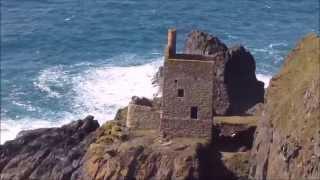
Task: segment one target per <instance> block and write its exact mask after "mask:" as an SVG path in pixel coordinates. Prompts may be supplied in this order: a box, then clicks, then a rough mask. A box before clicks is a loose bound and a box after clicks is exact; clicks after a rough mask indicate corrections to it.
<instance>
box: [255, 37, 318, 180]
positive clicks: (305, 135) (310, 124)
mask: <svg viewBox="0 0 320 180" xmlns="http://www.w3.org/2000/svg"><path fill="white" fill-rule="evenodd" d="M319 75H320V38H319V37H317V35H315V34H310V35H308V36H307V37H305V38H304V39H302V40H301V41H300V42H299V43H298V45H297V46H296V47H295V48H294V49H293V50H292V52H291V53H290V54H289V55H288V57H287V58H286V60H285V63H284V65H283V67H282V69H281V70H280V73H279V74H277V75H276V76H274V77H273V78H272V80H271V82H270V85H269V88H268V90H267V95H266V104H265V106H264V109H263V112H262V117H261V118H260V120H259V123H258V127H257V134H256V138H255V142H254V146H253V149H252V152H251V153H252V159H253V160H252V162H251V170H250V176H251V177H252V178H254V179H261V180H264V179H270V180H271V179H288V180H290V179H297V178H299V179H320V111H319V109H320V76H319Z"/></svg>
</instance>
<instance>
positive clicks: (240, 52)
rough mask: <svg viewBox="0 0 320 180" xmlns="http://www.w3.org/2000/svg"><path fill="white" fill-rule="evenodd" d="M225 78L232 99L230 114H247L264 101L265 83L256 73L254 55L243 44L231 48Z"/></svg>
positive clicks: (228, 111) (230, 99)
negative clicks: (258, 78) (259, 79)
mask: <svg viewBox="0 0 320 180" xmlns="http://www.w3.org/2000/svg"><path fill="white" fill-rule="evenodd" d="M227 59H228V61H227V63H226V65H225V71H224V79H225V84H226V88H227V93H228V97H229V101H230V107H229V108H228V110H227V114H228V115H246V111H247V110H249V109H250V108H252V107H253V106H254V105H256V104H257V103H263V102H264V92H265V90H264V83H263V82H261V81H258V80H257V78H256V75H255V71H256V64H255V60H254V58H253V56H252V55H251V54H250V52H249V51H247V50H246V49H245V48H244V47H242V46H235V47H233V48H230V49H229V52H228V57H227Z"/></svg>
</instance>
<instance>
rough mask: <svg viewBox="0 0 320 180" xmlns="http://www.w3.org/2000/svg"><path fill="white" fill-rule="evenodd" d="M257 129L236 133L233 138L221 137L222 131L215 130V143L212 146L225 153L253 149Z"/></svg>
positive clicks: (250, 128) (251, 128) (252, 128)
mask: <svg viewBox="0 0 320 180" xmlns="http://www.w3.org/2000/svg"><path fill="white" fill-rule="evenodd" d="M255 130H256V127H249V128H247V129H245V130H242V131H239V132H236V133H235V135H234V136H233V137H231V136H221V135H220V136H219V134H220V131H221V130H220V129H219V128H214V129H213V134H214V135H213V136H215V137H213V138H214V142H213V143H212V146H213V147H215V148H216V149H217V150H218V151H223V152H241V151H246V150H249V149H251V148H252V145H253V140H254V133H255Z"/></svg>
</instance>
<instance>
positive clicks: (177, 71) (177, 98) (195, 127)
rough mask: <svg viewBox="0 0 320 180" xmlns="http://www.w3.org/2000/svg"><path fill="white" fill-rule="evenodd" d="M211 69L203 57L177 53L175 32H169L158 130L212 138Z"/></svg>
mask: <svg viewBox="0 0 320 180" xmlns="http://www.w3.org/2000/svg"><path fill="white" fill-rule="evenodd" d="M213 66H214V62H213V61H212V60H210V59H209V58H206V57H205V56H200V55H190V54H177V53H176V30H175V29H170V30H169V31H168V44H167V47H166V49H165V61H164V82H163V90H162V92H163V96H162V106H161V109H162V111H161V118H160V131H161V133H163V134H165V135H170V136H178V137H179V136H193V137H206V138H210V137H211V131H212V121H213V112H214V111H213V88H214V87H213V81H214V79H213V77H214V75H213V73H214V72H213V69H214V68H213Z"/></svg>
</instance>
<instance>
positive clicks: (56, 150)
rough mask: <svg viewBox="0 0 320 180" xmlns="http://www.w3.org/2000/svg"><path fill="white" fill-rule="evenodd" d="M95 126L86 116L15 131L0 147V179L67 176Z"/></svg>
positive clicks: (88, 140)
mask: <svg viewBox="0 0 320 180" xmlns="http://www.w3.org/2000/svg"><path fill="white" fill-rule="evenodd" d="M98 127H99V124H98V122H97V121H96V120H94V118H93V116H88V117H86V118H85V119H83V120H78V121H74V122H72V123H70V124H67V125H64V126H62V127H60V128H43V129H36V130H30V131H23V132H21V133H19V136H18V137H17V138H16V139H15V140H12V141H8V142H6V143H5V144H4V145H1V146H0V179H1V180H9V179H21V180H22V179H23V180H24V179H61V180H62V179H70V177H71V175H72V174H73V173H75V172H76V171H77V170H78V168H79V167H80V166H81V163H82V162H81V159H82V157H83V155H84V154H85V152H86V150H87V148H88V146H89V144H90V143H91V142H92V141H93V136H92V132H94V131H95V130H96V129H97V128H98Z"/></svg>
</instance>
